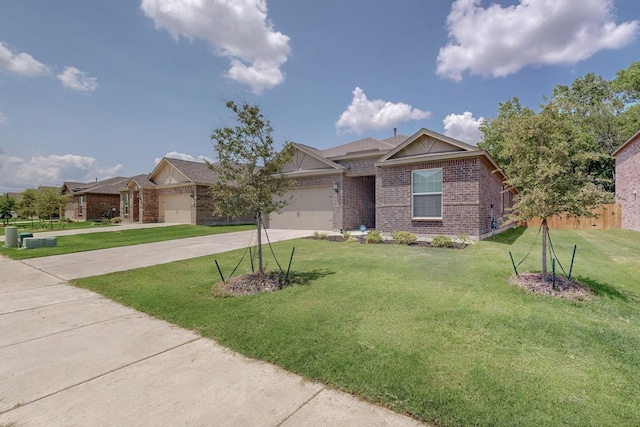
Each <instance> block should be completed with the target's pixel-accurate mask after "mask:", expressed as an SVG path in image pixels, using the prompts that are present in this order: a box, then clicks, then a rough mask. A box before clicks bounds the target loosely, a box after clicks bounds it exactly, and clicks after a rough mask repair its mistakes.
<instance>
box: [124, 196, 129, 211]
mask: <svg viewBox="0 0 640 427" xmlns="http://www.w3.org/2000/svg"><path fill="white" fill-rule="evenodd" d="M123 196H124V214H125V215H129V193H124V195H123Z"/></svg>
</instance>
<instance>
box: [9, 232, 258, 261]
mask: <svg viewBox="0 0 640 427" xmlns="http://www.w3.org/2000/svg"><path fill="white" fill-rule="evenodd" d="M253 228H255V226H253V225H219V226H204V225H171V226H168V227H154V228H140V229H130V230H117V229H116V228H114V230H113V231H110V232H108V233H107V232H101V233H88V234H77V235H70V236H59V237H58V239H57V240H58V241H57V246H56V247H52V248H33V249H20V248H5V247H0V254H1V255H6V256H8V257H10V258H11V259H15V260H20V259H29V258H38V257H43V256H51V255H60V254H68V253H73V252H84V251H93V250H96V249H107V248H116V247H120V246H130V245H139V244H141V243H153V242H162V241H165V240H174V239H183V238H186V237H196V236H208V235H212V234H222V233H231V232H234V231H244V230H251V229H253ZM34 236H35V235H34ZM36 237H37V236H36Z"/></svg>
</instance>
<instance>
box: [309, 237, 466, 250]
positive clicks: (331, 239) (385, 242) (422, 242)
mask: <svg viewBox="0 0 640 427" xmlns="http://www.w3.org/2000/svg"><path fill="white" fill-rule="evenodd" d="M352 237H354V238H356V239H357V240H358V243H362V244H366V243H367V241H366V236H352ZM306 238H307V239H311V240H327V241H329V242H346V240H345V239H344V237H342V236H327V237H326V238H324V239H318V238H316V237H306ZM372 244H375V245H399V244H400V243H398V242H396V241H395V240H390V239H385V240H383V241H382V242H380V243H372ZM406 246H417V247H423V248H429V247H431V244H430V243H429V242H427V241H425V240H418V241H416V242H414V243H410V244H408V245H406ZM459 246H460V247H461V248H464V245H459ZM456 248H458V246H456Z"/></svg>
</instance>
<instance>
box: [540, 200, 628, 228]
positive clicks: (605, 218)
mask: <svg viewBox="0 0 640 427" xmlns="http://www.w3.org/2000/svg"><path fill="white" fill-rule="evenodd" d="M591 212H593V213H595V214H596V215H598V216H597V217H596V218H587V217H584V216H581V217H578V218H576V217H573V218H567V216H566V215H556V216H554V217H552V218H548V219H547V225H548V226H549V228H554V229H562V230H593V229H596V230H609V229H611V228H622V227H621V224H622V208H621V206H620V203H615V204H612V205H602V206H601V207H599V208H597V209H594V210H592V211H591ZM541 223H542V220H541V219H540V218H534V219H532V220H531V221H529V222H527V226H528V227H540V224H541Z"/></svg>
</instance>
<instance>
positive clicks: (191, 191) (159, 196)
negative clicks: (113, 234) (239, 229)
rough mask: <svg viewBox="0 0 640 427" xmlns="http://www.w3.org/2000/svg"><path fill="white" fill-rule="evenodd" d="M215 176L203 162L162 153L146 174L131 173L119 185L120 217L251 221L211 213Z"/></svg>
mask: <svg viewBox="0 0 640 427" xmlns="http://www.w3.org/2000/svg"><path fill="white" fill-rule="evenodd" d="M217 179H218V175H217V174H216V173H215V172H214V171H212V170H211V169H210V168H209V167H208V166H207V165H206V164H205V163H201V162H191V161H187V160H179V159H172V158H167V157H165V158H163V159H162V160H160V162H159V163H158V164H157V166H156V167H155V169H154V170H153V171H152V172H151V173H150V174H148V175H137V176H134V177H132V178H130V179H129V180H128V182H127V183H126V185H125V186H124V187H123V188H121V189H120V217H121V218H122V221H123V222H166V223H175V224H194V225H195V224H198V225H212V224H228V223H246V222H251V221H252V218H248V217H245V218H236V219H235V220H233V219H231V218H227V217H224V218H222V217H216V216H214V215H213V213H212V212H213V203H214V201H213V197H212V195H211V185H212V184H214V183H215V182H217Z"/></svg>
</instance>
